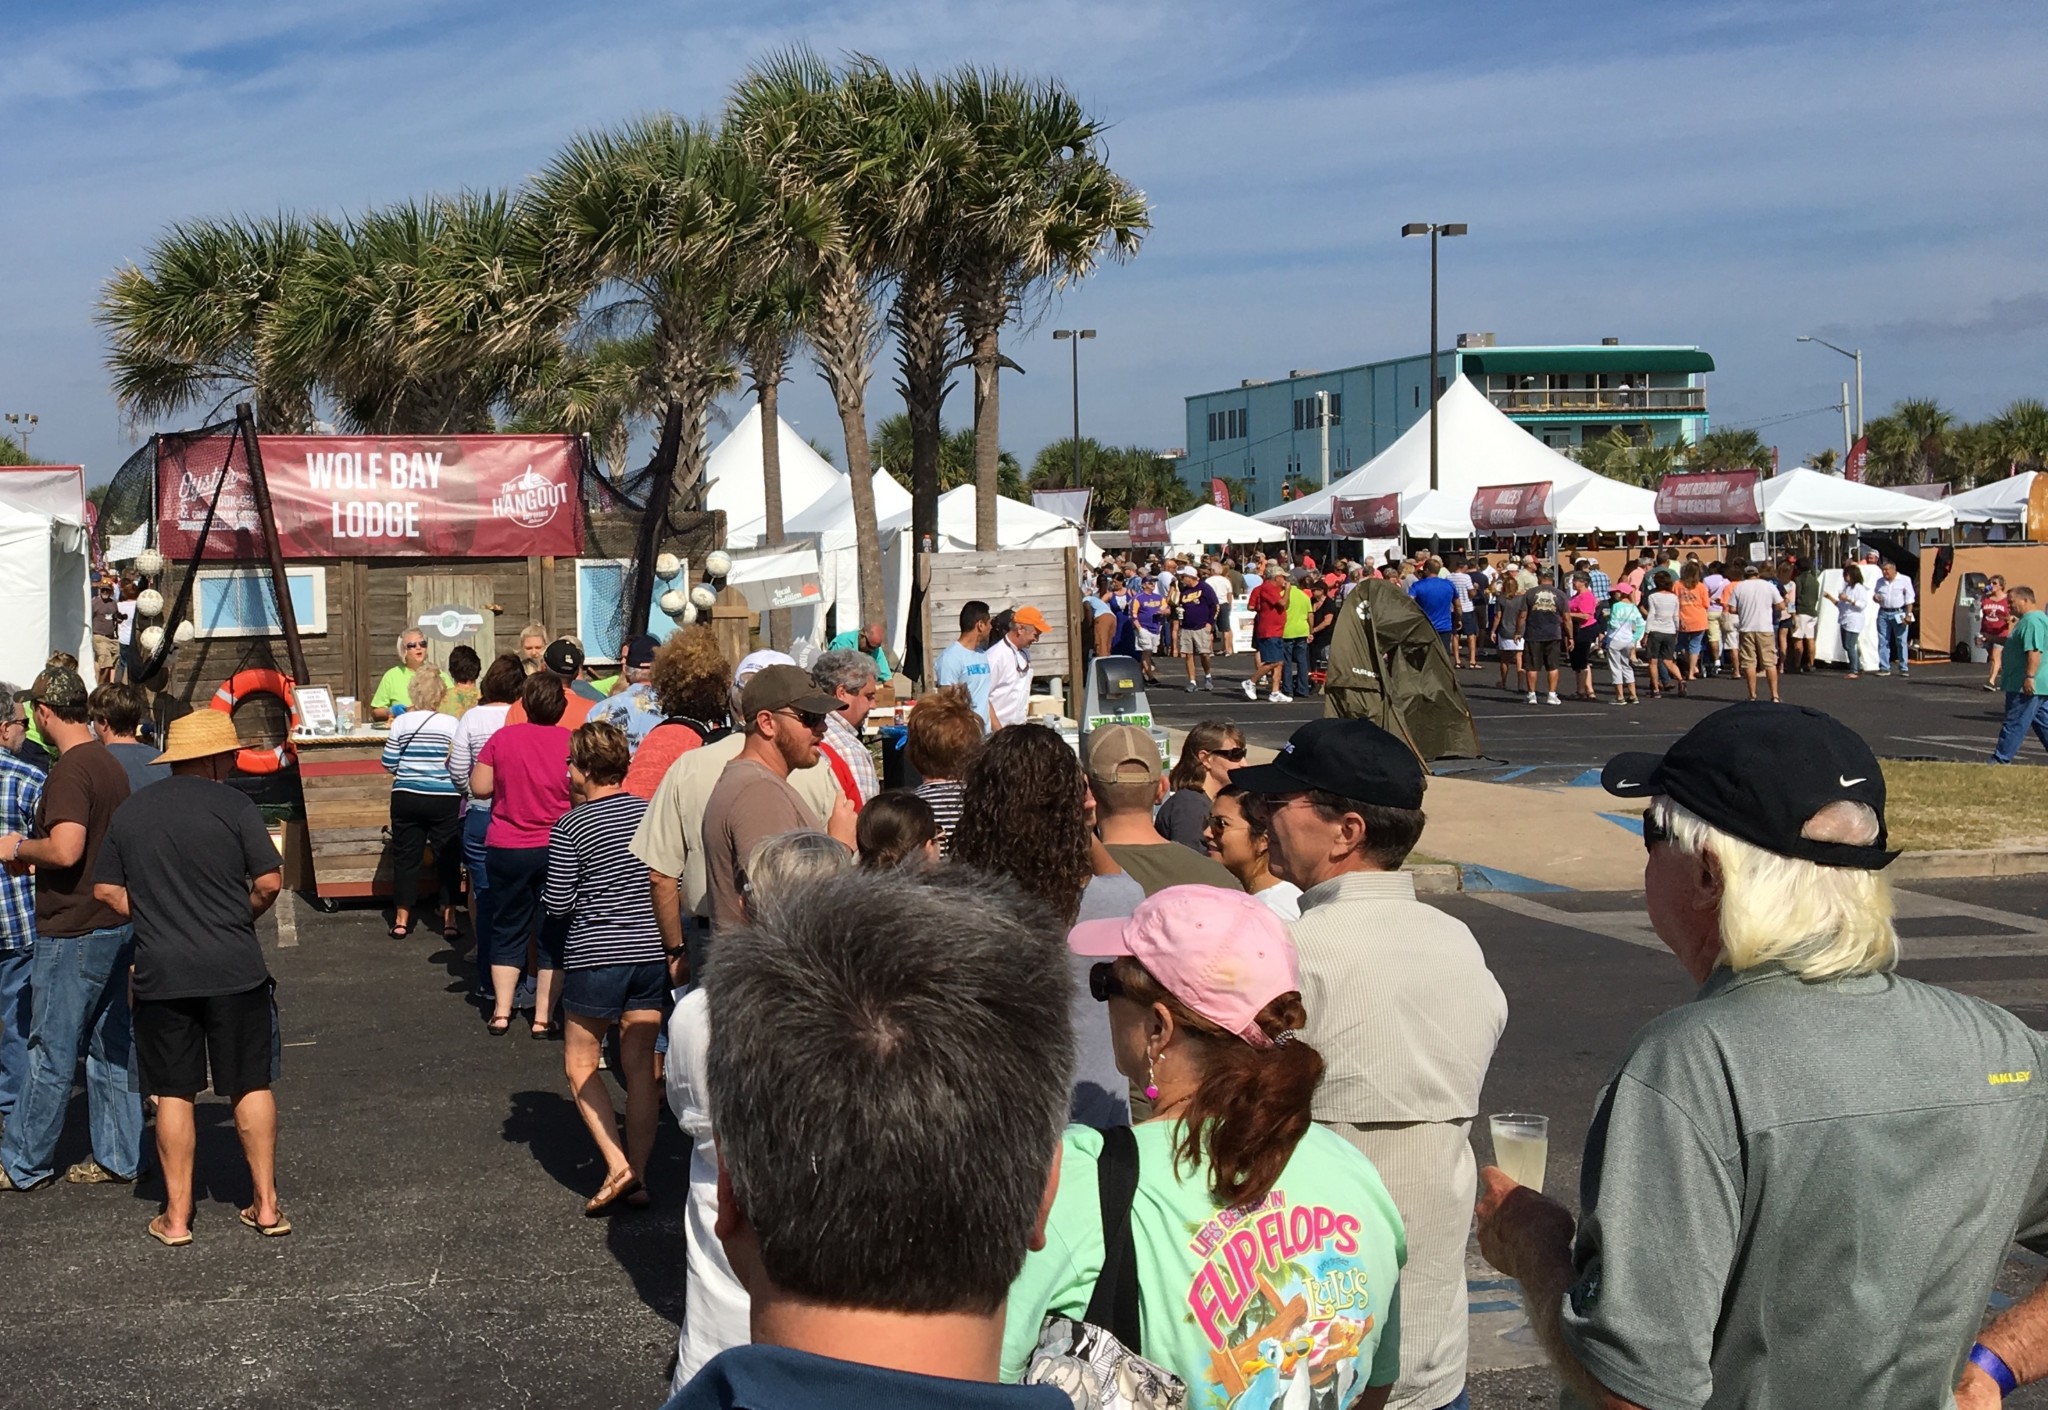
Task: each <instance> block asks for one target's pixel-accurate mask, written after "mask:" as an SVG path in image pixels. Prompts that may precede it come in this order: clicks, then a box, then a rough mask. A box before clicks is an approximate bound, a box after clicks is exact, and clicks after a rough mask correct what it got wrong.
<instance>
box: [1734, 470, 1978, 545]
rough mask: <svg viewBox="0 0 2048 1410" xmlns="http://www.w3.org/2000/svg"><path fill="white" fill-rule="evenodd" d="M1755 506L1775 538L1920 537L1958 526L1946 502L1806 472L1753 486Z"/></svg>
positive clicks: (1785, 473) (1790, 471)
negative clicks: (1889, 533)
mask: <svg viewBox="0 0 2048 1410" xmlns="http://www.w3.org/2000/svg"><path fill="white" fill-rule="evenodd" d="M1756 504H1757V509H1758V510H1759V511H1760V512H1761V514H1762V517H1763V521H1764V528H1765V529H1766V530H1767V531H1769V532H1771V533H1774V534H1786V533H1792V532H1794V531H1795V530H1800V529H1811V530H1813V531H1815V532H1816V533H1823V534H1837V533H1854V532H1857V531H1858V530H1862V529H1897V530H1904V531H1913V530H1923V531H1924V530H1929V529H1946V528H1948V527H1949V526H1950V525H1952V524H1954V523H1955V521H1956V513H1955V510H1954V509H1953V508H1951V507H1950V503H1949V501H1947V500H1933V499H1915V498H1914V497H1913V496H1912V495H1909V494H1896V493H1894V492H1893V491H1891V490H1887V489H1881V488H1879V487H1878V486H1876V485H1864V484H1858V483H1857V482H1856V481H1854V480H1844V479H1841V478H1839V477H1837V476H1834V475H1830V474H1827V473H1826V472H1824V471H1820V470H1809V469H1806V468H1804V467H1801V468H1800V469H1797V470H1787V471H1785V472H1784V473H1783V474H1779V475H1774V476H1772V477H1771V478H1770V479H1768V480H1759V481H1757V486H1756Z"/></svg>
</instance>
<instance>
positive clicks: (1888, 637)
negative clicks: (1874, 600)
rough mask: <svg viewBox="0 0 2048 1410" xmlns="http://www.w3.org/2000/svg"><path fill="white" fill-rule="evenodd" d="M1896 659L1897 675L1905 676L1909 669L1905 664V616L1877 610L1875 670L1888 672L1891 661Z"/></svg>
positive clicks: (1901, 613)
mask: <svg viewBox="0 0 2048 1410" xmlns="http://www.w3.org/2000/svg"><path fill="white" fill-rule="evenodd" d="M1895 657H1896V658H1897V660H1898V663H1899V674H1900V675H1902V676H1903V675H1907V674H1909V673H1910V671H1911V668H1910V667H1909V666H1908V665H1907V664H1906V614H1905V613H1903V612H1892V611H1886V610H1884V609H1879V611H1878V614H1877V669H1878V670H1880V671H1889V670H1890V669H1891V668H1892V661H1893V659H1894V658H1895Z"/></svg>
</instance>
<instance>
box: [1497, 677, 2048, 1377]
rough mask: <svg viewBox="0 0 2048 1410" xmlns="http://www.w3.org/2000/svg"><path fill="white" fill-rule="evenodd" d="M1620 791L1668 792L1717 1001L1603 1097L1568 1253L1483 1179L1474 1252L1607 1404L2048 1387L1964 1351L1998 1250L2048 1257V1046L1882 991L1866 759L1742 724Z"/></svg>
mask: <svg viewBox="0 0 2048 1410" xmlns="http://www.w3.org/2000/svg"><path fill="white" fill-rule="evenodd" d="M1601 781H1602V783H1603V784H1604V785H1605V786H1606V788H1607V790H1608V792H1610V793H1614V794H1617V795H1619V796H1621V797H1624V798H1645V799H1648V800H1649V806H1648V807H1647V808H1646V809H1645V811H1644V813H1643V823H1642V828H1643V843H1644V846H1645V848H1646V849H1647V852H1648V858H1647V861H1646V864H1645V867H1644V872H1643V886H1644V891H1645V893H1646V901H1647V906H1648V910H1649V914H1650V920H1651V923H1652V925H1653V926H1654V927H1655V928H1656V931H1657V935H1658V938H1659V939H1661V940H1662V941H1663V942H1664V943H1665V945H1667V946H1668V947H1670V949H1671V952H1672V953H1673V954H1674V955H1676V956H1677V957H1678V960H1679V962H1680V963H1681V964H1683V965H1684V966H1685V968H1686V970H1687V972H1688V973H1690V974H1691V975H1692V977H1693V978H1694V979H1695V980H1696V981H1698V982H1699V984H1700V989H1699V992H1698V994H1697V995H1696V996H1695V998H1694V999H1693V1001H1692V1002H1691V1003H1689V1004H1686V1005H1684V1006H1682V1007H1680V1008H1678V1009H1676V1010H1674V1011H1672V1012H1670V1013H1667V1014H1665V1015H1663V1016H1662V1017H1660V1018H1658V1019H1656V1020H1655V1021H1653V1022H1652V1023H1650V1024H1649V1025H1648V1026H1647V1027H1646V1028H1644V1029H1643V1030H1642V1031H1641V1032H1640V1033H1638V1034H1637V1035H1636V1037H1635V1040H1634V1042H1633V1045H1632V1046H1631V1048H1630V1050H1629V1051H1628V1053H1627V1054H1626V1055H1625V1056H1624V1057H1623V1059H1622V1061H1621V1065H1620V1068H1619V1069H1618V1070H1617V1072H1616V1073H1615V1076H1614V1078H1613V1080H1612V1081H1611V1082H1610V1083H1609V1085H1608V1087H1607V1089H1606V1090H1605V1091H1604V1092H1603V1093H1602V1094H1601V1097H1600V1102H1599V1105H1598V1108H1597V1109H1596V1112H1595V1115H1594V1118H1593V1125H1592V1128H1591V1130H1590V1131H1589V1133H1588V1134H1587V1137H1586V1150H1585V1159H1584V1163H1583V1165H1582V1174H1581V1191H1582V1196H1581V1202H1582V1204H1583V1206H1584V1212H1583V1215H1582V1219H1581V1222H1580V1223H1579V1225H1578V1227H1577V1229H1576V1231H1574V1228H1573V1221H1572V1217H1571V1215H1570V1213H1569V1212H1568V1211H1566V1210H1565V1209H1564V1207H1563V1206H1561V1205H1559V1204H1557V1203H1556V1202H1555V1201H1553V1200H1550V1199H1547V1198H1545V1197H1544V1196H1542V1195H1539V1194H1537V1193H1535V1192H1534V1191H1532V1190H1528V1189H1524V1188H1523V1187H1521V1186H1519V1185H1517V1184H1515V1183H1514V1182H1513V1181H1512V1180H1510V1179H1509V1178H1508V1177H1507V1176H1506V1175H1504V1174H1502V1173H1501V1172H1500V1171H1498V1170H1495V1169H1493V1168H1491V1167H1489V1168H1488V1169H1486V1170H1484V1171H1482V1172H1481V1179H1482V1182H1483V1186H1484V1189H1483V1191H1482V1194H1481V1196H1480V1200H1479V1207H1478V1208H1479V1244H1480V1249H1481V1251H1482V1252H1483V1253H1484V1254H1485V1255H1486V1257H1487V1258H1488V1260H1489V1261H1491V1262H1492V1263H1493V1265H1494V1266H1495V1267H1496V1268H1499V1269H1501V1270H1502V1271H1503V1272H1505V1273H1507V1274H1508V1275H1509V1276H1511V1277H1514V1278H1516V1279H1517V1280H1519V1282H1520V1284H1521V1287H1522V1293H1523V1299H1524V1303H1525V1305H1526V1307H1527V1310H1528V1315H1529V1320H1530V1323H1531V1325H1532V1326H1533V1327H1534V1328H1535V1329H1536V1332H1537V1335H1538V1337H1539V1338H1540V1339H1541V1340H1542V1341H1543V1343H1544V1345H1545V1347H1546V1349H1547V1350H1548V1351H1549V1353H1550V1356H1551V1359H1552V1360H1553V1362H1554V1363H1555V1364H1556V1366H1557V1368H1558V1371H1559V1373H1560V1374H1561V1375H1562V1376H1563V1377H1564V1379H1565V1380H1566V1381H1567V1382H1568V1383H1569V1384H1571V1385H1572V1386H1573V1388H1574V1389H1575V1390H1576V1391H1577V1392H1578V1394H1579V1395H1581V1396H1583V1397H1585V1398H1586V1399H1587V1400H1588V1401H1589V1402H1590V1403H1592V1404H1594V1405H1600V1406H1607V1407H1614V1406H1630V1405H1640V1406H1665V1405H1690V1406H1702V1407H1713V1406H1737V1405H1740V1406H1745V1407H1753V1410H1794V1407H1801V1408H1802V1410H1803V1407H1809V1406H1817V1405H1844V1406H1847V1405H1859V1406H1862V1405H1946V1404H1949V1403H1951V1399H1950V1397H1951V1393H1952V1392H1954V1393H1955V1394H1956V1395H1957V1397H1958V1398H1959V1400H1960V1403H1961V1404H1963V1405H1965V1406H1975V1405H1978V1404H1983V1403H1990V1404H1996V1403H1997V1395H1998V1389H1999V1387H2000V1386H2005V1387H2007V1388H2009V1386H2010V1384H2011V1382H2012V1381H2013V1380H2015V1379H2017V1378H2019V1377H2021V1376H2032V1375H2039V1374H2041V1373H2042V1372H2043V1371H2048V1364H2036V1362H2035V1361H2030V1360H2029V1358H2028V1356H2027V1355H2026V1354H2025V1348H2027V1347H2029V1346H2038V1345H2040V1344H2042V1343H2041V1342H2040V1341H2039V1340H2038V1339H2032V1338H2029V1337H2027V1336H2024V1335H2015V1336H2001V1334H2000V1332H1999V1328H1998V1327H1993V1328H1991V1329H1988V1330H1986V1331H1985V1332H1984V1333H1983V1338H1984V1340H1983V1342H1982V1343H1981V1344H1979V1345H1977V1346H1974V1347H1973V1345H1972V1342H1973V1339H1975V1338H1977V1336H1978V1326H1979V1323H1980V1321H1981V1320H1982V1317H1983V1313H1984V1301H1985V1298H1986V1296H1987V1295H1988V1294H1989V1292H1990V1290H1991V1286H1992V1282H1993V1279H1994V1278H1995V1277H1996V1276H1997V1274H1998V1272H1999V1269H2000V1267H2001V1266H2002V1265H2003V1263H2004V1260H2005V1253H2006V1248H2007V1245H2008V1244H2009V1243H2010V1242H2011V1241H2012V1239H2013V1238H2014V1237H2015V1236H2016V1235H2017V1237H2019V1238H2020V1239H2021V1241H2022V1242H2025V1243H2028V1244H2030V1245H2035V1244H2038V1245H2040V1246H2042V1247H2044V1248H2048V1040H2044V1039H2043V1037H2042V1036H2041V1035H2039V1034H2036V1033H2034V1032H2033V1031H2032V1030H2031V1029H2029V1028H2028V1027H2027V1026H2026V1025H2025V1024H2023V1023H2021V1022H2020V1021H2019V1020H2018V1019H2017V1018H2014V1017H2013V1016H2012V1015H2011V1014H2009V1013H2007V1012H2006V1011H2005V1010H2003V1009H2000V1008H1997V1007H1995V1006H1994V1005H1991V1004H1988V1003H1985V1002H1983V1001H1982V1000H1979V999H1974V998H1970V997H1967V996H1965V995H1962V994H1957V993H1953V992H1951V991H1949V990H1946V989H1937V988H1933V987H1931V986H1929V985H1925V984H1920V983H1916V982H1915V981H1913V980H1910V979H1904V978H1901V977H1899V976H1898V975H1896V974H1894V973H1891V970H1892V968H1893V966H1894V965H1895V964H1896V963H1897V961H1898V958H1899V941H1898V936H1897V933H1896V932H1895V931H1894V929H1893V927H1892V895H1891V891H1890V888H1889V886H1888V885H1887V883H1886V882H1885V880H1884V877H1883V869H1884V868H1885V866H1886V865H1887V864H1889V863H1890V862H1891V861H1892V859H1893V858H1894V857H1895V856H1896V855H1897V854H1896V853H1895V852H1892V851H1890V850H1888V849H1887V847H1886V835H1885V824H1884V805H1885V791H1884V774H1883V771H1882V769H1881V768H1880V766H1879V764H1878V761H1877V758H1876V756H1875V755H1873V754H1872V753H1871V752H1870V747H1869V746H1868V745H1867V744H1865V743H1864V742H1863V740H1862V739H1860V738H1859V737H1858V736H1857V735H1856V734H1855V732H1854V731H1852V730H1850V729H1849V728H1848V727H1846V726H1845V725H1843V724H1841V723H1840V722H1839V721H1837V720H1834V719H1831V718H1830V717H1828V716H1827V715H1824V714H1822V713H1821V712H1820V711H1818V710H1811V709H1806V708H1803V707H1800V706H1795V705H1777V704H1769V705H1766V704H1746V705H1734V706H1730V707H1729V708H1727V709H1725V710H1721V711H1718V712H1716V713H1715V714H1713V715H1710V716H1708V717H1707V718H1706V719H1704V720H1702V721H1701V722H1700V723H1699V724H1697V725H1695V726H1694V727H1693V728H1692V730H1691V731H1690V732H1689V733H1687V734H1686V735H1685V737H1684V738H1682V739H1680V740H1679V741H1678V742H1677V743H1676V744H1674V745H1672V747H1671V748H1670V750H1669V751H1667V752H1666V753H1664V754H1662V755H1657V754H1623V755H1621V756H1619V757H1617V758H1615V759H1614V760H1613V761H1612V762H1610V763H1609V764H1608V766H1607V768H1606V771H1605V773H1604V774H1603V776H1602V780H1601ZM1575 1233H1576V1237H1574V1235H1575ZM2008 1357H2010V1358H2012V1359H2011V1360H2008V1359H2007V1358H2008ZM2038 1360H2039V1361H2040V1362H2043V1363H2048V1357H2044V1358H2038ZM1987 1394H1988V1396H1989V1399H1988V1401H1987V1400H1986V1399H1984V1397H1985V1396H1986V1395H1987Z"/></svg>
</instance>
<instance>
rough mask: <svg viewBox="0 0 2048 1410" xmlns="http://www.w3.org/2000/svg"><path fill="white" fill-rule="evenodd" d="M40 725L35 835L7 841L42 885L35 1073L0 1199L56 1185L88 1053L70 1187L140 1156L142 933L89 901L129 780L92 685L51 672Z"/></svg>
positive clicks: (14, 858) (11, 856) (61, 670)
mask: <svg viewBox="0 0 2048 1410" xmlns="http://www.w3.org/2000/svg"><path fill="white" fill-rule="evenodd" d="M29 697H30V708H31V709H32V710H33V711H34V713H35V722H36V728H37V729H38V730H39V731H41V732H42V736H43V738H45V739H47V740H49V741H50V743H51V744H52V745H54V746H56V749H57V761H56V762H55V763H54V764H52V765H51V766H50V774H49V777H48V778H47V779H46V780H44V783H43V800H42V803H41V805H40V806H39V807H38V808H37V810H36V826H35V829H34V832H33V835H32V836H29V837H23V836H22V835H21V834H20V833H18V832H10V833H7V834H5V835H4V836H0V865H4V866H6V867H7V868H8V869H9V870H10V871H15V872H20V871H24V870H27V869H28V868H30V867H33V868H34V869H35V877H36V954H35V962H34V968H33V969H32V970H31V971H30V977H29V995H30V998H29V1003H30V1009H29V1064H28V1073H27V1076H26V1077H25V1079H24V1080H23V1083H22V1091H21V1097H20V1099H19V1101H18V1102H17V1103H16V1105H15V1108H14V1116H13V1118H12V1119H11V1120H9V1121H8V1123H7V1129H6V1132H5V1133H4V1135H0V1190H26V1189H33V1188H34V1187H35V1186H37V1185H41V1184H44V1183H46V1182H48V1181H49V1180H50V1179H52V1178H53V1177H54V1176H55V1173H56V1171H55V1167H54V1165H53V1164H52V1162H53V1161H54V1159H55V1157H56V1151H57V1138H58V1136H60V1135H61V1134H62V1133H63V1129H64V1110H65V1108H66V1107H67V1106H69V1105H70V1101H71V1079H72V1074H73V1073H74V1071H75V1070H76V1068H77V1066H78V1056H79V1050H80V1049H81V1048H83V1049H84V1050H85V1096H86V1108H87V1110H88V1111H89V1112H90V1113H91V1121H92V1158H91V1159H90V1160H84V1161H80V1162H79V1163H78V1164H77V1165H74V1166H72V1167H71V1168H70V1169H69V1170H67V1171H66V1172H65V1178H66V1179H68V1180H70V1181H71V1182H72V1183H74V1184H98V1183H101V1182H104V1181H109V1180H113V1181H124V1182H125V1181H128V1180H133V1179H134V1178H135V1168H136V1165H137V1163H138V1162H139V1161H140V1159H141V1155H142V1099H141V1098H140V1097H139V1096H137V1095H136V1094H135V1093H134V1092H132V1091H130V1090H129V1082H128V1073H129V1068H130V1067H131V1065H132V1058H131V1052H130V1049H131V1043H130V1038H129V1032H130V1029H129V1015H128V966H129V964H130V962H131V959H132V956H133V953H134V944H135V929H134V927H133V926H131V925H129V924H128V922H127V920H126V919H125V918H124V917H122V916H121V915H120V914H118V913H117V912H115V911H114V910H113V909H112V908H111V907H109V906H108V905H106V903H104V902H102V901H100V900H98V899H97V898H95V897H94V896H93V894H92V878H93V871H94V868H95V867H96V866H97V864H98V861H99V851H100V842H101V839H103V838H104V837H105V836H106V834H107V825H108V824H109V823H110V822H112V821H113V817H114V809H116V808H118V807H119V806H120V805H121V804H122V802H124V801H125V800H126V799H127V797H128V771H127V770H126V769H124V768H122V767H121V761H120V760H119V759H116V758H115V757H114V755H113V754H112V753H111V752H110V751H109V750H108V749H107V747H106V745H104V744H101V743H100V742H99V741H98V740H97V739H95V738H93V733H92V729H91V727H90V726H89V725H88V724H87V723H86V689H85V682H84V680H82V679H81V678H80V677H79V674H78V672H77V671H76V670H73V669H71V668H69V667H65V666H53V667H51V668H49V669H48V670H45V671H44V672H43V673H42V674H41V675H40V676H37V677H36V682H35V684H34V685H33V686H31V687H30V688H29Z"/></svg>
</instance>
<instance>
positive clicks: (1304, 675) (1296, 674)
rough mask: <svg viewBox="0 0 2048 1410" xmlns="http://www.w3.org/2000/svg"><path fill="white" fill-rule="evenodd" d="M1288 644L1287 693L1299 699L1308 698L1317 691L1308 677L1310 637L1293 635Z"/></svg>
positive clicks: (1287, 639)
mask: <svg viewBox="0 0 2048 1410" xmlns="http://www.w3.org/2000/svg"><path fill="white" fill-rule="evenodd" d="M1286 645H1287V692H1286V693H1287V694H1289V695H1292V696H1293V697H1295V698H1296V699H1297V700H1301V699H1306V698H1307V697H1308V696H1310V695H1313V694H1314V693H1315V687H1314V686H1312V685H1310V684H1309V679H1308V638H1307V637H1305V636H1291V637H1288V638H1286Z"/></svg>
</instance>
